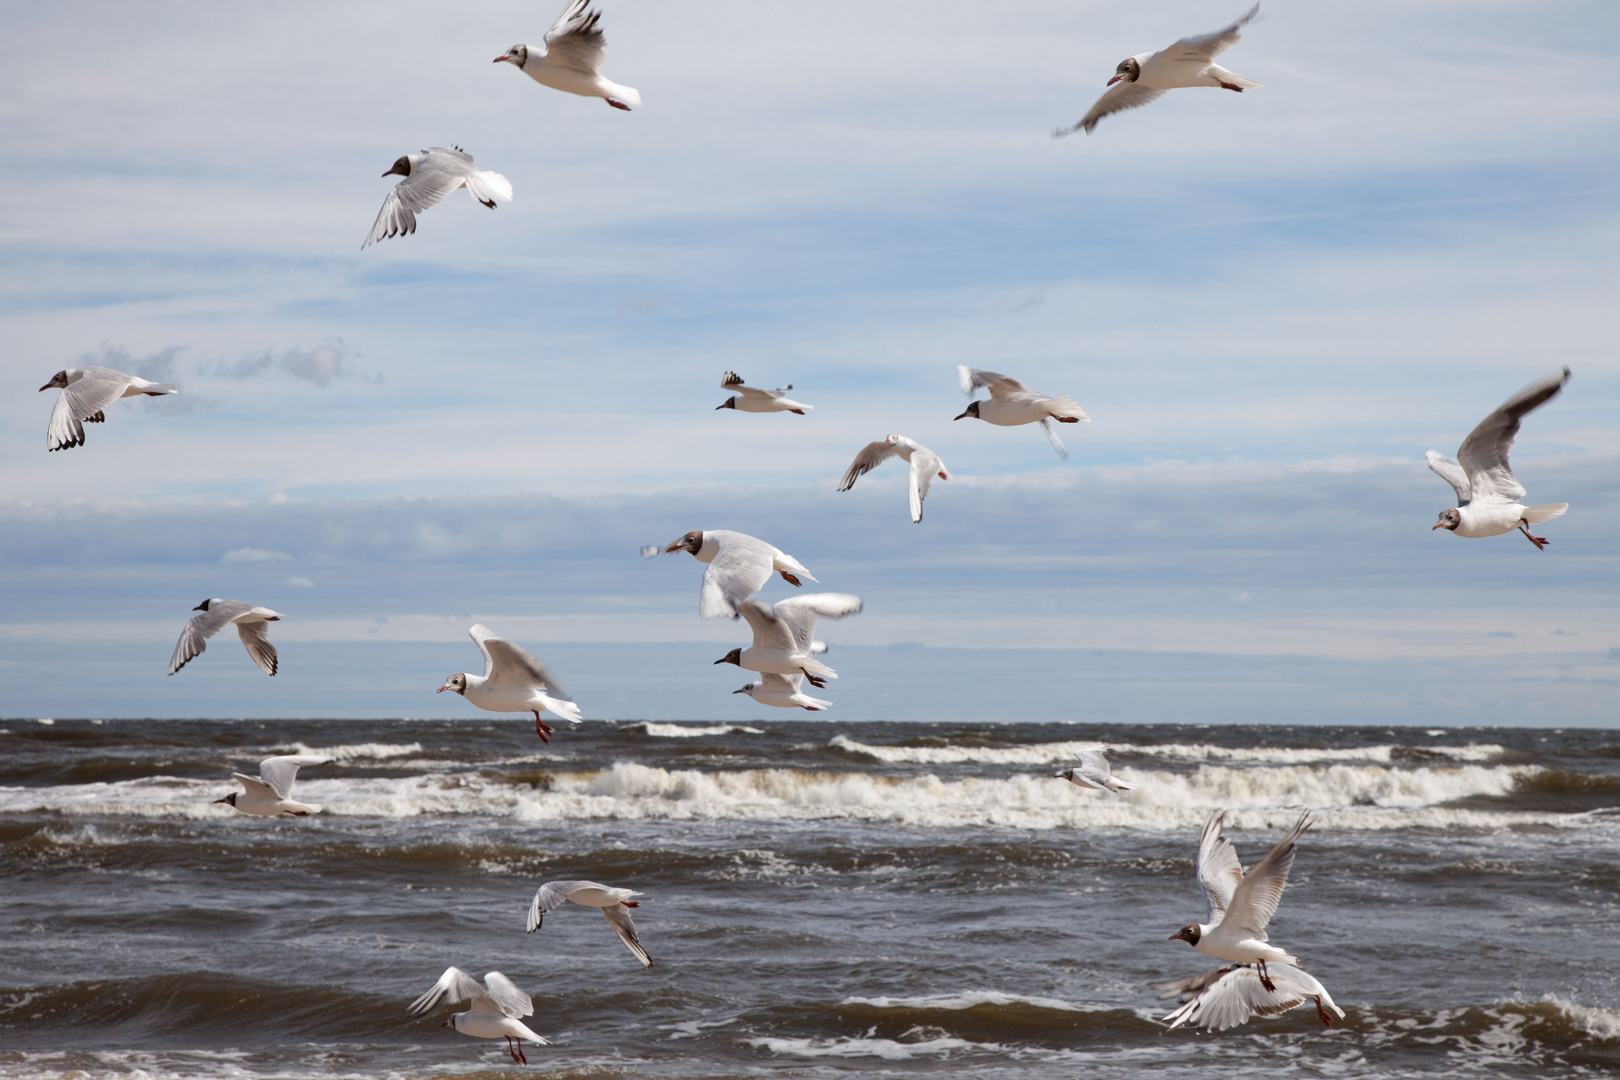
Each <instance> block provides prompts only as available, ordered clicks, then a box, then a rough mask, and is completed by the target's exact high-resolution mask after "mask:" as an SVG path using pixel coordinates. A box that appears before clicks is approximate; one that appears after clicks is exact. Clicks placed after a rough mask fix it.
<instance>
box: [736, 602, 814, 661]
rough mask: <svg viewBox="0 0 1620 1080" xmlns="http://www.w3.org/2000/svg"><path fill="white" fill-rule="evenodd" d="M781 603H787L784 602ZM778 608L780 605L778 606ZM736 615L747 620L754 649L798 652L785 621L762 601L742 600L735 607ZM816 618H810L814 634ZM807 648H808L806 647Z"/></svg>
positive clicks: (790, 629)
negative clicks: (752, 632) (752, 635)
mask: <svg viewBox="0 0 1620 1080" xmlns="http://www.w3.org/2000/svg"><path fill="white" fill-rule="evenodd" d="M782 603H784V604H785V603H787V601H786V600H784V601H782ZM778 606H780V605H778ZM737 612H738V614H740V615H742V617H743V618H744V619H746V620H748V625H749V626H751V627H753V630H754V648H756V649H781V650H783V651H784V652H788V653H796V652H799V651H800V650H799V649H797V648H796V647H795V646H794V642H793V629H792V627H791V626H789V624H788V622H787V621H786V620H785V619H781V618H778V617H777V615H776V613H775V612H774V611H773V610H772V609H771V606H770V605H769V604H767V603H765V602H764V601H763V600H744V601H743V602H742V603H740V604H738V605H737ZM815 626H816V617H815V616H814V615H811V616H810V629H811V632H812V633H814V632H815ZM807 647H808V646H807Z"/></svg>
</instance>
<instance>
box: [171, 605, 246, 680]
mask: <svg viewBox="0 0 1620 1080" xmlns="http://www.w3.org/2000/svg"><path fill="white" fill-rule="evenodd" d="M250 610H252V609H251V608H250V607H249V606H248V605H247V604H244V603H242V602H240V601H238V600H221V601H219V602H217V603H214V602H212V601H210V603H209V607H208V610H207V611H203V612H199V613H197V614H196V615H193V616H192V617H191V618H190V619H189V620H187V622H186V626H185V629H184V630H181V631H180V641H179V642H178V643H177V644H176V645H175V647H174V655H173V656H171V657H170V658H169V674H170V675H173V674H174V673H175V672H177V671H179V670H180V669H181V668H183V667H185V666H186V665H187V664H189V663H190V662H191V661H193V660H195V659H196V658H197V657H199V656H201V655H202V653H203V650H204V649H205V648H207V647H208V646H207V645H206V644H204V643H205V642H206V641H207V640H208V639H209V638H211V637H213V636H214V635H215V634H217V633H219V632H220V630H222V629H224V627H225V626H226V624H228V623H229V622H230V621H231V620H232V619H234V618H236V617H237V616H238V615H241V614H243V613H245V612H247V611H250Z"/></svg>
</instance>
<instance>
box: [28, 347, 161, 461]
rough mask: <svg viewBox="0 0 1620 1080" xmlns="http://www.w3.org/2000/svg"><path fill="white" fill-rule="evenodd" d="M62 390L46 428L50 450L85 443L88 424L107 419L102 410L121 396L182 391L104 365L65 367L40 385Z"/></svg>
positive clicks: (42, 391) (41, 391)
mask: <svg viewBox="0 0 1620 1080" xmlns="http://www.w3.org/2000/svg"><path fill="white" fill-rule="evenodd" d="M39 390H40V393H44V392H45V391H47V390H60V391H62V392H61V393H60V394H58V395H56V405H55V407H54V408H52V409H51V422H50V425H49V426H48V427H47V428H46V429H45V449H46V450H70V449H72V448H73V447H75V446H83V445H84V425H86V424H99V423H101V422H102V421H104V420H106V419H107V414H106V413H105V412H103V411H102V410H104V409H106V407H107V406H109V405H111V404H112V403H113V402H115V401H117V400H118V399H119V398H127V397H140V396H141V395H143V394H145V395H147V396H149V397H160V396H162V395H164V394H178V393H179V392H180V391H178V390H176V389H175V388H174V384H173V383H155V382H147V381H146V380H145V379H143V378H141V377H140V376H139V375H126V374H124V373H123V372H122V371H114V370H113V369H112V368H104V367H82V368H71V367H70V368H64V369H62V370H61V371H58V372H57V373H56V374H55V375H52V376H51V381H50V382H48V383H46V384H45V385H44V386H42V387H40V388H39Z"/></svg>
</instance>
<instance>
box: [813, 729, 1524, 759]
mask: <svg viewBox="0 0 1620 1080" xmlns="http://www.w3.org/2000/svg"><path fill="white" fill-rule="evenodd" d="M827 745H828V746H829V747H830V748H831V749H834V750H841V751H843V752H845V753H848V754H857V755H860V756H862V757H867V758H871V759H872V760H874V761H882V762H886V763H889V764H913V765H965V764H983V765H1055V764H1058V763H1061V762H1065V761H1071V760H1073V759H1074V758H1076V757H1078V756H1079V755H1080V753H1081V752H1082V751H1086V750H1102V749H1107V750H1108V751H1109V752H1110V753H1111V754H1113V755H1114V756H1115V757H1116V758H1121V757H1131V756H1141V757H1162V758H1174V759H1179V760H1185V761H1243V762H1252V763H1255V764H1261V765H1297V764H1309V763H1312V762H1346V763H1348V762H1361V763H1366V764H1372V765H1389V764H1392V763H1394V762H1396V761H1397V760H1399V759H1401V758H1403V757H1408V756H1417V757H1435V758H1440V759H1448V760H1451V761H1458V762H1481V763H1483V762H1491V761H1496V760H1498V759H1499V758H1500V757H1501V756H1502V755H1503V754H1504V753H1505V752H1506V748H1505V747H1502V746H1498V745H1496V744H1494V743H1484V744H1470V745H1467V746H1425V747H1415V748H1413V747H1403V746H1395V745H1380V746H1357V747H1342V748H1333V747H1270V746H1216V745H1214V744H1213V743H1109V744H1106V746H1105V744H1103V743H1099V742H1097V741H1096V740H1080V741H1070V742H1052V743H1028V744H1025V745H1022V746H971V745H952V744H951V743H949V742H948V741H946V742H944V744H943V745H907V746H874V745H871V744H869V743H863V742H857V741H856V740H854V739H851V738H849V737H848V736H847V735H835V736H833V738H832V740H831V741H830V742H829V743H828V744H827Z"/></svg>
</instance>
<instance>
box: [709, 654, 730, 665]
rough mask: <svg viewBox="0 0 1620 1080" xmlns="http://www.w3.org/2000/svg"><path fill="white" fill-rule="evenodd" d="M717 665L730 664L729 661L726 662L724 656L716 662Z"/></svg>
mask: <svg viewBox="0 0 1620 1080" xmlns="http://www.w3.org/2000/svg"><path fill="white" fill-rule="evenodd" d="M715 663H716V664H725V663H729V661H728V660H726V658H725V657H723V656H722V657H721V658H720V659H718V660H716V661H715ZM711 666H712V665H711Z"/></svg>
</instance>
